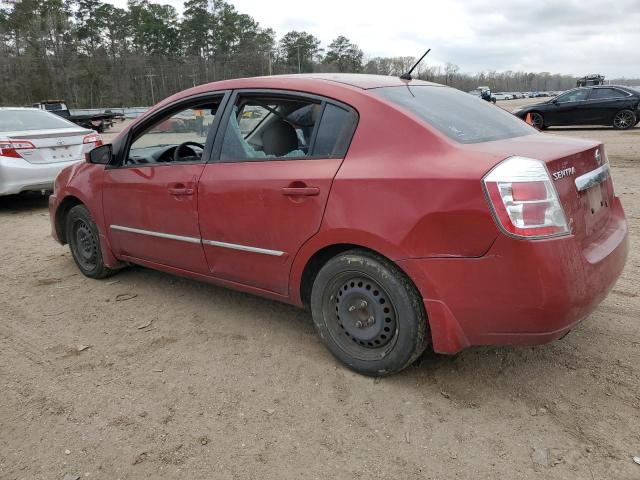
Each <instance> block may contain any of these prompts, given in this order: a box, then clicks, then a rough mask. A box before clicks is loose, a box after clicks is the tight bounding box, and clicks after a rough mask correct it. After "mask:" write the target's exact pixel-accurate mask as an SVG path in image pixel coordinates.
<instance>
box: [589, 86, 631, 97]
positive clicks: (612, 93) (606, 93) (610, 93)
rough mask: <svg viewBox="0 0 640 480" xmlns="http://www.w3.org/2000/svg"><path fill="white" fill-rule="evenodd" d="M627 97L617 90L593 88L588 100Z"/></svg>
mask: <svg viewBox="0 0 640 480" xmlns="http://www.w3.org/2000/svg"><path fill="white" fill-rule="evenodd" d="M626 96H627V95H626V94H624V93H623V92H622V91H620V90H618V89H617V88H594V89H593V90H592V91H591V97H589V100H605V99H607V98H624V97H626Z"/></svg>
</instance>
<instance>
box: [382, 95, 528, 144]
mask: <svg viewBox="0 0 640 480" xmlns="http://www.w3.org/2000/svg"><path fill="white" fill-rule="evenodd" d="M371 92H372V93H373V94H374V95H379V96H380V97H382V98H384V99H386V100H388V101H390V102H391V103H393V104H395V105H397V106H398V107H400V108H401V109H404V110H407V111H409V112H411V113H412V114H414V115H416V116H418V117H419V118H420V119H422V120H423V121H425V122H426V123H427V124H429V125H430V126H432V127H434V128H435V129H436V130H438V131H439V132H441V133H443V134H444V135H446V136H447V137H449V138H450V139H452V140H455V141H456V142H458V143H481V142H490V141H492V140H504V139H506V138H513V137H520V136H524V135H532V134H534V133H536V130H535V129H534V128H533V127H531V126H529V125H527V124H526V123H524V122H523V121H522V120H520V119H518V118H517V117H515V116H514V115H512V114H510V113H508V112H506V111H504V110H503V109H502V108H500V107H497V106H495V105H491V104H489V102H486V101H484V100H481V99H480V98H478V97H475V96H473V95H469V94H468V93H464V92H461V91H460V90H456V89H454V88H448V87H439V86H426V85H419V86H410V85H407V86H404V87H383V88H376V89H372V90H371Z"/></svg>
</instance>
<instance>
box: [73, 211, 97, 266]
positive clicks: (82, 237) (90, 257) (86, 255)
mask: <svg viewBox="0 0 640 480" xmlns="http://www.w3.org/2000/svg"><path fill="white" fill-rule="evenodd" d="M71 238H72V239H73V247H74V248H73V253H74V256H75V258H76V260H77V261H78V263H80V265H81V266H82V268H83V269H85V270H93V269H94V268H96V266H97V264H98V244H97V242H96V238H95V236H94V234H93V231H92V230H91V227H90V226H89V225H88V224H87V222H85V221H84V220H80V219H78V220H76V221H75V222H74V223H73V227H72V232H71Z"/></svg>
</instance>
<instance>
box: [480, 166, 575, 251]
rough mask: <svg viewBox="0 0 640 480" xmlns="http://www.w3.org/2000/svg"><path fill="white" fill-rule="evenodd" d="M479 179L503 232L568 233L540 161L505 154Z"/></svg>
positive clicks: (540, 235)
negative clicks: (503, 157)
mask: <svg viewBox="0 0 640 480" xmlns="http://www.w3.org/2000/svg"><path fill="white" fill-rule="evenodd" d="M482 182H483V185H484V189H485V192H486V194H487V198H488V200H489V204H490V206H491V209H492V210H493V213H494V216H495V219H496V222H497V223H498V226H500V227H501V228H502V230H504V231H505V232H506V233H507V234H509V235H512V236H515V237H520V238H544V237H553V236H558V235H566V234H568V233H570V230H569V225H568V224H567V219H566V217H565V214H564V209H563V208H562V204H561V203H560V199H559V198H558V193H557V192H556V189H555V187H554V186H553V183H552V182H551V177H550V176H549V172H548V171H547V167H546V166H545V164H544V162H542V161H540V160H534V159H533V158H525V157H509V158H507V159H506V160H504V161H503V162H501V163H500V164H498V165H497V166H496V167H495V168H494V169H493V170H491V171H490V172H489V173H488V174H487V175H486V176H485V177H484V178H483V179H482Z"/></svg>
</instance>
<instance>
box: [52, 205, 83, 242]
mask: <svg viewBox="0 0 640 480" xmlns="http://www.w3.org/2000/svg"><path fill="white" fill-rule="evenodd" d="M76 205H84V202H83V201H82V200H80V199H79V198H78V197H76V196H75V195H68V196H66V197H65V198H64V199H63V200H62V202H60V205H58V208H57V209H56V214H55V215H56V216H55V228H56V234H57V235H58V238H59V239H60V242H61V243H62V244H63V245H66V244H67V231H66V225H65V219H66V218H67V214H68V213H69V210H71V209H72V208H73V207H75V206H76Z"/></svg>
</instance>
